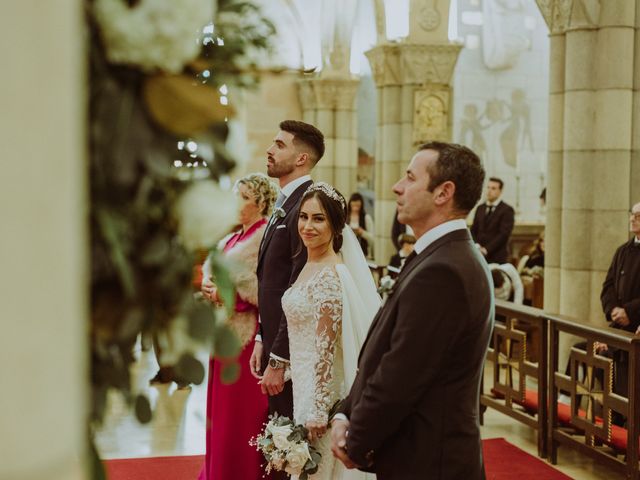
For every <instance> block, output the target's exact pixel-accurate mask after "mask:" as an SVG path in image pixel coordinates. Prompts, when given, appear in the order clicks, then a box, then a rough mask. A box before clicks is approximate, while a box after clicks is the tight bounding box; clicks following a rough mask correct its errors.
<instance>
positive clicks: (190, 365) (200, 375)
mask: <svg viewBox="0 0 640 480" xmlns="http://www.w3.org/2000/svg"><path fill="white" fill-rule="evenodd" d="M175 374H176V377H177V379H178V380H181V381H182V382H184V383H193V384H195V385H200V384H201V383H202V381H203V380H204V374H205V371H204V367H203V366H202V363H200V361H199V360H198V359H197V358H195V357H194V356H193V355H191V354H189V353H184V354H182V356H180V359H179V360H178V363H177V364H176V366H175Z"/></svg>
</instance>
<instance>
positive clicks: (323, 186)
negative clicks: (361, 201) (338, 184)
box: [304, 182, 347, 208]
mask: <svg viewBox="0 0 640 480" xmlns="http://www.w3.org/2000/svg"><path fill="white" fill-rule="evenodd" d="M309 192H322V193H324V194H325V195H326V196H327V197H329V198H331V199H332V200H335V201H336V202H338V203H339V204H340V205H342V208H347V205H346V203H345V201H344V198H343V197H342V195H340V194H339V193H338V191H337V190H336V189H335V188H333V187H332V186H331V185H329V184H328V183H326V182H315V183H313V184H311V185H310V186H309V188H307V191H306V192H304V193H305V195H306V194H307V193H309Z"/></svg>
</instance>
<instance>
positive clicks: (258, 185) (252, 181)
mask: <svg viewBox="0 0 640 480" xmlns="http://www.w3.org/2000/svg"><path fill="white" fill-rule="evenodd" d="M238 185H246V187H247V189H248V190H249V191H250V192H251V193H253V195H254V196H255V201H256V205H260V202H264V208H263V209H262V212H260V213H261V214H262V215H264V216H269V215H271V211H272V210H273V206H274V204H275V203H276V198H277V197H278V192H279V189H278V187H277V186H276V184H275V183H273V182H272V181H271V180H269V177H267V176H266V175H265V174H263V173H250V174H249V175H245V176H244V177H242V178H240V179H239V180H238V181H236V184H235V187H234V188H237V187H238Z"/></svg>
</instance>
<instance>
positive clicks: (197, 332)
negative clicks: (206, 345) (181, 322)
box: [187, 302, 216, 340]
mask: <svg viewBox="0 0 640 480" xmlns="http://www.w3.org/2000/svg"><path fill="white" fill-rule="evenodd" d="M187 317H188V318H189V328H188V333H189V336H190V337H191V338H193V339H195V340H205V339H211V338H213V337H214V334H215V331H216V328H215V321H216V318H215V312H214V310H213V308H212V307H211V305H208V304H206V303H204V302H202V303H195V302H194V305H193V306H191V308H189V310H188V312H187Z"/></svg>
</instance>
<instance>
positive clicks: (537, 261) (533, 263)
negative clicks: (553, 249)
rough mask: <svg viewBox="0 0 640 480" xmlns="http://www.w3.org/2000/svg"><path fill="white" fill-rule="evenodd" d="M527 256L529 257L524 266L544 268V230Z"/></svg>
mask: <svg viewBox="0 0 640 480" xmlns="http://www.w3.org/2000/svg"><path fill="white" fill-rule="evenodd" d="M527 257H528V258H527V261H526V262H525V264H524V268H526V269H532V268H534V267H541V268H544V230H543V231H542V232H540V236H538V238H537V239H536V240H534V242H533V245H532V246H531V248H530V249H529V252H528V253H527Z"/></svg>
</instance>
